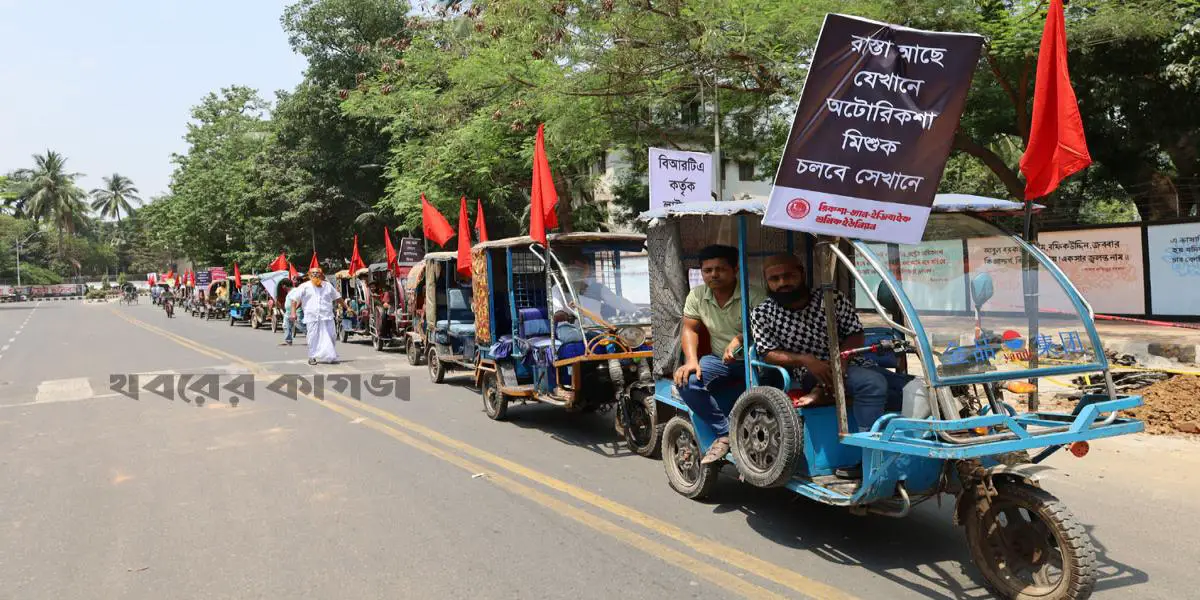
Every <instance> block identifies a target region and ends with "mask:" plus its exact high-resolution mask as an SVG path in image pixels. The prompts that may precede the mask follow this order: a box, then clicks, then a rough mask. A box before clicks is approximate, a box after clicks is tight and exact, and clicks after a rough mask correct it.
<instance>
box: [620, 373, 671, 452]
mask: <svg viewBox="0 0 1200 600" xmlns="http://www.w3.org/2000/svg"><path fill="white" fill-rule="evenodd" d="M622 402H623V403H625V402H628V405H627V406H622V407H620V409H619V410H617V411H616V412H617V418H618V419H620V420H621V431H622V432H623V433H624V436H625V445H626V446H628V447H629V449H630V450H632V451H634V452H636V453H637V454H639V455H641V456H645V457H646V458H656V457H657V456H658V454H659V450H660V449H661V444H660V442H661V441H662V436H663V429H664V428H665V427H666V426H665V425H663V424H662V423H660V422H659V420H658V401H656V400H655V399H654V393H653V392H651V391H647V390H645V389H642V388H637V387H635V388H634V389H632V390H629V395H628V396H627V397H626V398H625V399H623V400H622Z"/></svg>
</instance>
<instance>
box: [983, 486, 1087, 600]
mask: <svg viewBox="0 0 1200 600" xmlns="http://www.w3.org/2000/svg"><path fill="white" fill-rule="evenodd" d="M995 486H996V491H997V493H998V495H997V498H1000V497H1004V496H1008V497H1009V498H1012V499H1014V500H1016V501H1017V502H1016V503H1017V505H1018V506H1020V507H1021V508H1024V509H1025V510H1026V511H1028V512H1030V514H1036V515H1037V516H1038V517H1039V518H1040V519H1041V521H1042V522H1043V523H1045V524H1046V526H1047V527H1048V528H1049V529H1050V531H1051V532H1052V534H1053V535H1054V538H1055V541H1056V542H1057V543H1058V548H1059V551H1060V552H1061V553H1062V561H1063V570H1062V571H1063V572H1062V575H1063V577H1062V579H1061V580H1060V581H1059V583H1058V587H1057V588H1056V589H1055V590H1054V591H1053V592H1051V593H1050V594H1039V595H1030V594H1025V593H1023V592H1022V591H1020V590H1017V589H1015V588H1013V587H1012V586H1009V585H1006V584H1005V583H1004V582H1003V580H1002V579H1001V578H1000V577H999V576H998V574H997V573H995V572H994V571H992V570H991V567H992V562H991V560H989V559H988V558H987V557H986V556H984V554H983V548H984V546H985V545H986V541H985V539H984V538H983V535H984V533H983V531H982V525H983V523H982V519H981V518H980V515H979V511H978V510H976V508H975V506H974V505H971V506H967V507H964V508H963V510H964V512H965V515H964V518H963V521H964V525H965V527H966V530H967V531H966V533H967V546H968V548H969V549H970V551H971V561H972V562H974V563H975V566H976V567H977V568H978V569H979V570H980V572H982V574H983V579H984V582H985V583H986V584H987V587H988V588H989V589H991V590H992V591H993V592H995V593H996V594H997V595H999V596H1000V597H1002V598H1012V599H1014V600H1075V599H1082V598H1087V597H1088V596H1091V595H1092V588H1094V587H1095V585H1096V575H1097V573H1096V548H1095V546H1093V545H1092V538H1091V536H1089V535H1088V532H1087V528H1085V527H1084V526H1083V524H1081V523H1080V522H1079V521H1078V520H1077V519H1076V518H1075V515H1073V514H1072V513H1071V511H1070V510H1069V509H1067V507H1066V506H1065V505H1064V504H1063V503H1062V501H1061V500H1059V499H1058V498H1057V497H1055V496H1054V494H1051V493H1050V492H1047V491H1045V490H1042V489H1038V488H1036V487H1033V486H1032V485H1029V484H1028V483H1025V482H1023V481H1002V480H996V481H995Z"/></svg>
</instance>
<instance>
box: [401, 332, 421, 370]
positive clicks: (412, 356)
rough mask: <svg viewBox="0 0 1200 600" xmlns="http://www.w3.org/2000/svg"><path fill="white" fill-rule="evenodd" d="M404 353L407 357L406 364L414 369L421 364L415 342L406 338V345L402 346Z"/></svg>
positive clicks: (419, 352) (419, 353)
mask: <svg viewBox="0 0 1200 600" xmlns="http://www.w3.org/2000/svg"><path fill="white" fill-rule="evenodd" d="M404 353H405V354H407V355H408V364H410V365H412V366H414V367H416V366H420V364H421V351H420V350H419V349H418V348H417V341H416V340H414V339H412V338H408V344H406V345H405V346H404Z"/></svg>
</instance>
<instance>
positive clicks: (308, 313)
mask: <svg viewBox="0 0 1200 600" xmlns="http://www.w3.org/2000/svg"><path fill="white" fill-rule="evenodd" d="M308 277H309V279H308V281H307V282H305V283H303V284H301V285H300V287H298V288H296V289H297V290H298V291H299V293H298V294H297V300H298V304H300V306H301V307H303V308H304V328H305V332H306V335H307V336H308V364H310V365H315V364H317V363H318V362H326V363H330V364H333V363H336V362H337V360H338V355H337V348H336V344H335V340H336V339H337V333H336V330H335V328H334V324H333V319H334V313H333V306H334V304H337V305H339V306H341V307H342V310H347V308H346V301H345V300H343V299H342V294H341V293H340V292H338V290H337V286H335V285H333V284H332V283H329V282H327V281H325V272H324V271H322V270H321V269H320V268H313V269H310V270H309V272H308ZM288 309H289V310H290V311H291V312H292V317H293V318H295V315H296V305H295V304H293V305H292V306H290V307H288Z"/></svg>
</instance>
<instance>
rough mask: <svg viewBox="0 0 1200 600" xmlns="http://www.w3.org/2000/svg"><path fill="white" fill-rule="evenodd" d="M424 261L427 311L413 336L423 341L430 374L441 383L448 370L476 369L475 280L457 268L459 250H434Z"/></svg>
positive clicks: (411, 339) (423, 274) (423, 272)
mask: <svg viewBox="0 0 1200 600" xmlns="http://www.w3.org/2000/svg"><path fill="white" fill-rule="evenodd" d="M423 262H424V265H425V267H424V269H422V276H423V277H424V281H425V282H424V286H423V291H424V294H423V297H424V303H425V304H424V307H425V308H424V314H423V316H422V319H421V320H420V321H419V329H420V334H419V335H416V336H410V338H409V339H410V341H415V340H417V339H419V340H420V341H421V344H422V346H423V348H424V352H425V356H424V358H425V361H426V365H427V366H428V368H429V378H430V380H432V381H433V382H434V383H441V382H442V381H443V380H445V378H446V371H449V370H455V371H474V369H475V362H476V359H477V355H478V352H477V349H476V346H475V312H474V310H473V308H472V306H471V304H472V292H471V280H470V278H467V277H463V276H462V275H461V274H460V273H459V272H458V271H457V262H458V253H457V252H431V253H429V254H426V255H425V259H424V261H423ZM410 276H411V274H410ZM416 328H417V327H414V329H416ZM411 350H412V348H411V347H410V351H411ZM409 360H410V361H411V360H412V359H411V355H410V358H409Z"/></svg>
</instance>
